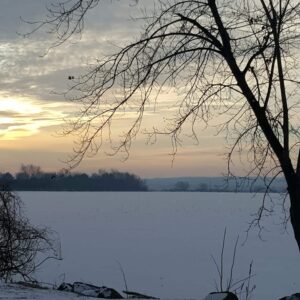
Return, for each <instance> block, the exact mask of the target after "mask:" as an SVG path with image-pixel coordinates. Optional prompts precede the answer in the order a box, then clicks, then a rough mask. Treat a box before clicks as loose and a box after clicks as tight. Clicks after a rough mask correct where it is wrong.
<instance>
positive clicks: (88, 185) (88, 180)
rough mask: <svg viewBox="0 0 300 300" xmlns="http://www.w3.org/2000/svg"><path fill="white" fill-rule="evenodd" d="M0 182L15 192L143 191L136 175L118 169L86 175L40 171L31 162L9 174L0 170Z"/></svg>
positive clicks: (142, 186)
mask: <svg viewBox="0 0 300 300" xmlns="http://www.w3.org/2000/svg"><path fill="white" fill-rule="evenodd" d="M0 184H2V185H5V186H8V187H9V188H10V189H11V190H14V191H146V190H147V186H146V184H145V182H144V181H143V180H142V179H141V178H140V177H138V176H136V175H134V174H130V173H127V172H126V173H123V172H119V171H114V170H113V171H103V170H100V171H99V172H98V173H94V174H92V175H88V174H85V173H70V172H65V171H61V172H57V173H55V172H51V173H48V172H43V171H42V170H41V168H40V167H38V166H34V165H22V166H21V170H20V172H18V173H16V174H15V175H12V174H10V173H0Z"/></svg>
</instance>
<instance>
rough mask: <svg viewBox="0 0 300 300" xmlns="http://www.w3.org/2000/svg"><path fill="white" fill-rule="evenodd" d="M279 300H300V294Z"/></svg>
mask: <svg viewBox="0 0 300 300" xmlns="http://www.w3.org/2000/svg"><path fill="white" fill-rule="evenodd" d="M279 300H300V293H296V294H293V295H292V296H287V297H283V298H280V299H279Z"/></svg>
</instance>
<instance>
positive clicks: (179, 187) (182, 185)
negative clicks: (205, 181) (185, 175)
mask: <svg viewBox="0 0 300 300" xmlns="http://www.w3.org/2000/svg"><path fill="white" fill-rule="evenodd" d="M189 187H190V184H189V183H188V182H186V181H178V182H176V183H175V185H174V191H182V192H186V191H187V190H188V189H189Z"/></svg>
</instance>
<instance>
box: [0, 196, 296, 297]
mask: <svg viewBox="0 0 300 300" xmlns="http://www.w3.org/2000/svg"><path fill="white" fill-rule="evenodd" d="M19 195H20V196H21V198H22V200H23V201H24V203H25V206H26V214H27V216H29V218H30V220H31V221H32V223H33V224H36V225H41V226H45V225H46V226H49V227H51V228H52V229H53V230H55V231H56V232H57V234H58V235H59V237H60V239H61V249H62V256H63V261H49V262H47V263H46V264H45V265H44V266H43V267H42V268H41V269H40V270H39V271H38V272H37V273H36V274H35V275H36V277H37V278H38V279H39V280H40V281H43V282H49V283H53V284H56V285H59V284H60V283H61V282H62V281H66V282H74V281H82V282H86V283H90V284H95V285H97V286H108V287H112V288H115V289H116V290H117V291H119V292H121V291H122V290H124V289H125V287H124V281H123V277H122V272H121V270H120V266H119V263H120V264H121V266H122V268H123V269H124V272H125V275H126V280H127V284H128V289H129V290H133V291H136V292H140V293H143V294H149V295H152V296H155V297H160V298H167V299H187V298H194V299H203V298H205V296H206V295H208V294H209V293H210V292H213V291H216V289H215V283H214V280H216V281H217V282H218V275H217V271H216V268H215V266H214V264H213V261H212V259H211V255H214V257H215V258H216V259H217V261H219V255H220V251H221V244H222V236H223V232H224V228H225V226H226V228H227V241H226V248H225V259H224V261H225V269H226V272H225V277H226V275H227V274H228V273H229V271H230V264H231V259H232V251H233V246H234V242H235V239H236V237H237V235H239V236H240V239H239V241H240V243H239V247H238V252H237V259H236V265H235V269H234V280H239V279H241V278H244V277H246V276H247V274H248V268H249V264H250V262H251V261H252V260H253V261H254V264H253V273H254V274H256V276H255V277H254V278H253V279H252V282H253V284H255V285H256V289H255V291H254V294H253V299H265V300H268V299H270V300H274V299H279V298H281V297H283V296H286V295H291V294H293V293H296V292H299V290H297V289H298V287H299V286H300V277H299V270H300V260H299V253H298V251H297V246H296V243H295V242H294V239H293V235H292V232H291V229H290V227H289V226H288V228H287V230H286V231H285V230H284V227H283V225H282V219H281V218H280V217H282V215H281V214H280V213H279V212H280V210H281V207H279V206H278V207H275V208H274V209H275V210H277V213H275V214H276V215H277V217H276V218H267V219H266V220H265V222H264V223H263V224H262V225H263V226H264V227H265V228H266V230H265V231H264V232H263V235H262V238H263V240H262V239H260V238H259V237H258V231H257V230H252V231H250V233H249V236H248V239H247V241H246V243H245V244H244V245H242V242H244V241H245V238H246V230H247V228H248V223H249V221H251V220H252V219H253V216H251V214H253V213H254V212H256V211H257V209H258V206H259V204H260V202H261V197H262V195H261V194H259V195H256V196H255V197H254V196H253V195H251V194H246V193H245V194H234V193H174V192H171V193H167V192H161V193H159V192H158V193H156V192H149V193H143V192H136V193H134V192H132V193H131V192H129V193H105V192H102V193H99V192H90V193H77V192H76V193H75V192H73V193H71V192H21V193H19ZM278 197H279V196H278V195H274V199H275V202H276V201H277V199H278ZM1 297H2V295H1ZM8 299H9V298H8ZM11 299H14V298H11ZM41 299H43V298H41ZM45 299H47V298H45ZM55 299H59V298H55Z"/></svg>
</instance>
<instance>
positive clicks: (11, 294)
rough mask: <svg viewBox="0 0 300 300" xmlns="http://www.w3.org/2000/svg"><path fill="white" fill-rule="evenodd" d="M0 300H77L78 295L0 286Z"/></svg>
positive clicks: (7, 285)
mask: <svg viewBox="0 0 300 300" xmlns="http://www.w3.org/2000/svg"><path fill="white" fill-rule="evenodd" d="M0 299H6V300H13V299H14V300H15V299H24V300H25V299H26V300H36V299H39V300H75V299H76V300H78V295H77V294H74V293H68V292H60V291H55V290H44V289H36V288H30V287H24V286H20V285H17V284H4V283H1V284H0ZM91 299H93V298H90V297H84V296H80V300H91Z"/></svg>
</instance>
